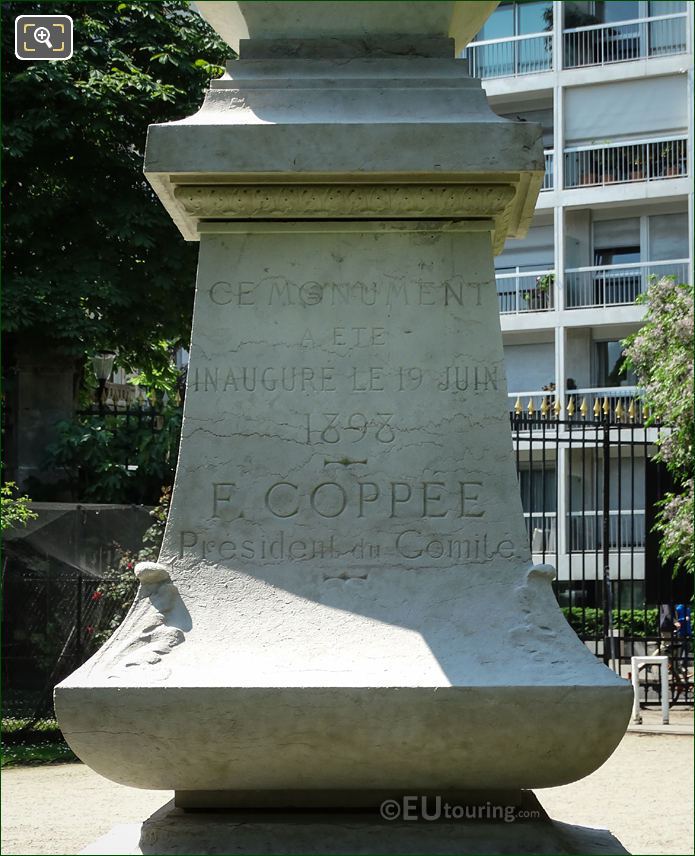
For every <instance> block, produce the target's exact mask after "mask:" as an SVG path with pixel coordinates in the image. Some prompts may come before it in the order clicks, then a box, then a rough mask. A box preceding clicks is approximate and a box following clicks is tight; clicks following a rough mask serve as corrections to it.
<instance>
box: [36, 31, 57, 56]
mask: <svg viewBox="0 0 695 856" xmlns="http://www.w3.org/2000/svg"><path fill="white" fill-rule="evenodd" d="M34 39H36V41H37V42H38V43H39V44H40V45H47V46H48V48H49V49H50V50H53V45H52V44H51V34H50V32H49V30H48V28H47V27H37V28H36V29H35V30H34Z"/></svg>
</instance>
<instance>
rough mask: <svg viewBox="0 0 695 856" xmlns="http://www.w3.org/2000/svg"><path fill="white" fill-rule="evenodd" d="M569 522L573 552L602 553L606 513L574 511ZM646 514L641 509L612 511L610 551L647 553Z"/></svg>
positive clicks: (569, 517)
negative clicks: (593, 551)
mask: <svg viewBox="0 0 695 856" xmlns="http://www.w3.org/2000/svg"><path fill="white" fill-rule="evenodd" d="M567 519H568V523H569V541H570V550H571V551H572V552H573V553H574V552H581V551H583V550H600V549H601V548H602V547H603V512H602V511H590V510H589V509H584V510H581V511H571V512H570V513H569V514H568V515H567ZM644 519H645V515H644V511H643V510H641V509H634V510H633V509H627V510H626V509H623V510H621V511H617V510H615V511H614V510H612V509H611V510H610V511H609V512H608V549H609V550H618V549H620V550H631V549H637V550H643V549H644V541H645V525H644Z"/></svg>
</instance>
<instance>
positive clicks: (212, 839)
mask: <svg viewBox="0 0 695 856" xmlns="http://www.w3.org/2000/svg"><path fill="white" fill-rule="evenodd" d="M461 796H463V795H458V796H456V797H452V798H451V800H450V801H449V800H448V798H446V799H444V798H442V799H438V798H437V797H435V796H428V797H426V798H423V797H415V796H412V797H407V798H406V800H405V801H404V800H399V801H398V802H397V803H396V804H398V805H399V807H400V812H401V813H403V812H405V813H406V817H407V818H408V819H403V818H399V817H395V819H393V820H389V819H388V815H389V807H392V806H393V804H394V802H386V803H384V806H383V808H382V812H380V811H379V810H378V809H371V810H365V809H362V810H360V809H355V808H344V809H342V810H337V809H325V810H320V809H315V808H314V809H293V810H291V811H288V810H284V811H283V810H278V809H271V810H264V809H256V810H253V809H236V810H230V811H224V812H220V811H184V810H182V809H180V808H176V807H174V805H173V802H172V803H168V804H167V805H165V806H163V807H162V808H161V809H159V811H157V812H155V813H154V814H153V815H152V816H151V817H150V818H148V819H147V820H146V821H145V822H144V823H143V824H123V825H121V826H116V827H114V828H113V829H112V830H111V832H110V833H108V834H107V835H105V836H103V837H102V838H100V839H98V840H97V841H95V842H94V844H92V845H91V846H90V847H87V848H86V849H85V850H83V851H82V854H92V856H96V854H99V856H135V854H137V856H140V854H146V853H151V854H182V856H184V854H185V856H190V854H200V856H208V854H220V856H231V854H234V856H237V854H238V856H247V854H255V856H303V854H306V856H350V854H352V856H359V855H360V854H364V856H382V854H383V856H387V855H388V856H390V854H394V856H397V854H400V856H411V854H412V856H421V854H423V853H427V854H442V856H444V854H447V856H448V854H451V856H477V854H504V856H506V854H510V856H512V854H529V856H546V854H547V856H580V854H581V856H594V854H606V856H608V854H615V856H618V854H626V853H627V852H628V851H627V850H625V848H624V847H623V846H622V845H621V844H620V842H619V841H618V840H617V839H616V838H615V837H614V836H613V835H611V834H610V833H609V832H608V830H605V829H590V828H587V827H581V826H574V825H570V824H566V823H558V822H557V821H553V820H550V819H549V818H548V816H547V815H546V814H545V812H544V811H543V809H542V807H541V806H540V804H539V803H538V801H537V800H536V798H535V797H534V796H533V794H532V793H531V792H525V793H524V794H519V795H517V799H516V803H517V805H512V803H513V802H514V800H511V799H510V797H509V795H501V796H500V795H495V794H494V793H493V792H491V793H490V794H489V797H490V799H488V800H486V801H485V802H480V798H479V797H478V802H477V803H470V802H469V803H467V804H466V803H465V802H460V801H458V800H459V799H460V797H461ZM423 800H424V802H423ZM457 809H460V811H457ZM423 814H424V817H423V816H422V815H423ZM447 815H448V816H447ZM488 817H489V818H491V819H486V818H488ZM512 817H513V818H514V819H512ZM505 818H506V819H505Z"/></svg>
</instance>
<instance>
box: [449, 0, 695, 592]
mask: <svg viewBox="0 0 695 856" xmlns="http://www.w3.org/2000/svg"><path fill="white" fill-rule="evenodd" d="M694 7H695V4H693V3H691V2H684V0H680V2H679V0H634V2H632V0H606V2H593V0H591V2H558V0H554V2H553V0H534V2H524V3H514V2H502V3H501V4H500V6H499V7H498V8H497V10H496V11H495V12H494V13H493V14H492V16H491V17H490V18H489V19H488V21H487V22H486V24H485V26H484V28H483V30H482V31H481V32H480V33H479V34H478V36H477V37H476V39H475V40H474V42H473V43H472V44H471V45H470V46H469V48H468V49H467V51H466V53H465V54H464V55H465V56H466V57H467V59H468V62H469V67H470V72H471V74H472V75H476V76H479V77H481V78H482V79H483V86H484V88H485V90H486V92H487V95H488V98H489V100H490V103H491V105H492V107H493V109H494V110H495V111H496V112H497V113H498V114H499V115H501V116H505V117H507V118H511V119H516V120H519V121H523V120H526V121H533V122H537V123H539V124H541V126H542V128H543V140H544V146H545V151H546V158H545V160H546V174H545V179H544V184H543V190H542V192H541V194H540V197H539V199H538V203H537V206H536V211H535V215H534V219H533V223H532V226H531V228H530V230H529V233H528V235H527V237H526V238H524V239H523V240H512V241H508V242H507V245H506V247H505V249H504V252H503V253H501V255H500V256H498V258H497V260H496V281H497V292H498V299H499V306H500V318H501V326H502V333H503V340H504V347H505V361H506V372H507V382H508V389H509V396H510V410H512V411H513V410H514V409H516V411H517V413H519V414H522V415H526V414H527V413H528V412H529V411H530V412H531V413H534V412H535V413H538V412H539V411H540V409H541V408H545V409H550V410H551V411H552V415H553V416H555V417H558V418H559V419H560V420H563V419H567V418H568V412H567V407H568V405H569V407H570V411H571V410H574V411H575V414H576V415H575V417H574V418H575V419H576V418H577V417H579V416H580V415H581V414H580V408H582V406H583V408H584V412H585V413H586V414H587V415H588V418H589V420H591V418H592V416H593V415H594V414H597V415H599V414H600V416H601V418H604V417H607V418H609V419H610V420H611V421H615V412H616V408H617V410H618V420H619V419H620V417H621V415H622V414H624V416H623V417H622V418H623V421H624V422H625V432H626V433H625V436H624V438H623V439H624V441H625V443H626V445H625V446H624V448H623V449H622V450H618V452H617V453H616V451H615V450H613V451H612V452H611V453H610V454H607V455H606V457H607V459H608V458H610V462H609V470H610V478H609V479H608V478H607V479H603V476H602V475H601V471H602V466H603V465H602V462H601V461H599V460H593V461H592V460H591V449H589V450H588V451H586V450H585V453H586V454H588V455H589V462H588V464H587V461H586V460H583V462H580V460H579V457H578V455H579V454H580V452H579V448H578V446H577V445H576V443H574V442H573V441H572V439H571V437H570V435H571V432H572V430H573V429H572V428H571V426H569V425H566V426H562V425H560V426H558V427H557V432H558V433H559V435H560V438H559V439H558V441H557V442H556V443H555V445H554V446H553V447H552V448H549V449H548V451H547V454H545V453H544V459H543V466H542V467H541V465H540V461H539V456H538V454H537V455H536V460H535V462H534V461H533V460H529V456H532V455H533V443H532V442H531V443H529V442H524V438H523V432H522V433H521V434H520V435H519V436H520V438H521V441H520V442H517V449H518V452H517V454H518V460H519V463H520V474H521V487H522V497H523V498H524V506H525V512H526V516H527V519H528V522H529V533H530V535H531V537H532V543H533V549H534V553H536V554H537V557H538V558H542V557H543V556H545V555H546V552H549V553H550V554H551V557H550V560H551V561H553V562H556V563H557V565H558V575H559V586H558V593H559V595H560V597H561V602H563V598H564V601H565V602H566V603H568V604H569V603H575V602H584V603H587V602H591V601H592V599H593V600H594V601H598V599H599V597H600V585H601V578H602V574H603V572H604V568H603V564H604V560H605V558H606V556H605V553H604V552H603V549H602V544H601V543H599V542H601V540H602V539H605V537H607V538H608V539H609V541H610V543H609V545H608V546H609V548H610V555H609V557H608V564H609V565H610V573H611V576H612V579H613V580H616V579H618V580H620V578H621V575H622V577H628V576H629V581H628V579H625V580H624V582H625V585H623V586H620V587H619V591H616V597H617V600H618V601H619V605H624V604H625V601H626V599H627V600H628V601H629V602H630V603H631V604H632V605H633V606H634V605H636V604H643V603H645V602H649V601H652V602H654V599H655V597H656V596H655V595H654V594H653V593H651V594H650V591H649V576H650V569H649V567H648V565H649V561H651V560H650V559H649V556H648V555H647V561H645V555H646V554H647V553H648V551H645V547H646V542H647V541H648V537H649V536H648V533H649V528H650V521H649V518H650V514H651V511H652V509H650V508H649V503H650V498H649V497H650V492H651V493H653V490H652V487H651V486H650V485H649V484H648V482H649V480H650V477H651V476H650V473H651V470H650V466H651V465H650V464H648V462H647V458H648V455H649V452H650V451H653V446H652V443H653V439H654V432H653V430H651V429H647V430H643V429H641V428H639V427H637V428H636V427H635V425H637V426H639V425H640V422H641V416H642V414H641V412H640V411H639V406H638V408H637V410H635V408H634V407H633V409H632V411H631V412H630V415H628V411H629V410H630V407H631V402H632V400H633V399H634V397H635V395H636V394H637V392H638V390H637V388H636V387H635V379H634V378H633V377H630V376H629V375H627V374H625V373H624V372H621V370H620V364H621V361H622V357H621V352H622V347H621V341H622V340H623V339H624V338H625V337H626V336H628V335H629V334H630V333H632V332H634V331H635V330H637V329H638V328H639V326H640V324H641V322H642V319H643V317H644V312H645V307H644V306H643V305H639V304H636V303H635V298H636V297H637V296H638V295H639V294H641V293H643V292H644V291H645V290H646V288H647V287H648V285H649V282H650V278H651V277H652V276H662V275H674V276H676V277H677V278H678V279H679V280H682V281H689V282H692V281H693V266H692V251H691V248H692V246H693V187H692V177H691V176H692V164H693V53H692V45H693V11H694ZM570 415H571V414H570ZM570 421H571V420H570ZM628 426H629V427H628ZM592 430H594V429H592ZM627 432H631V433H630V437H629V438H628V436H627ZM568 437H570V439H569V440H567V438H568ZM574 437H575V438H576V429H575V434H574ZM517 440H518V441H519V437H517ZM620 442H621V440H620V437H619V438H618V444H620ZM628 445H629V447H630V454H629V455H628ZM597 448H598V447H597ZM585 453H582V454H585ZM596 454H598V455H600V452H597V453H596ZM628 459H629V464H628ZM598 481H601V482H603V487H605V486H606V485H605V483H606V482H609V484H608V487H607V488H606V490H607V494H606V496H609V497H610V498H609V500H608V502H609V503H610V506H611V507H610V526H609V532H608V535H607V536H606V535H605V534H604V533H603V532H602V531H600V530H599V527H598V522H597V521H598V515H599V514H600V513H601V506H602V502H603V494H602V492H601V490H599V489H598V487H597V484H596V483H597V482H598ZM630 506H631V507H630ZM592 515H593V518H594V519H595V520H596V525H595V526H594V523H592V522H591V520H592ZM628 554H629V573H628V571H626V563H627V559H626V557H627V556H628ZM580 566H581V568H580ZM578 576H580V577H581V583H578V582H577V578H578ZM587 581H590V583H591V584H588V583H587ZM660 597H661V596H660ZM661 599H663V597H661Z"/></svg>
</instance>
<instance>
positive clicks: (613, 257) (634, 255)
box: [594, 247, 640, 267]
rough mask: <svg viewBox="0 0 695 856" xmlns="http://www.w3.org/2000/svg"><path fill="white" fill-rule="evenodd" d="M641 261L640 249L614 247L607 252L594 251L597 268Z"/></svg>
mask: <svg viewBox="0 0 695 856" xmlns="http://www.w3.org/2000/svg"><path fill="white" fill-rule="evenodd" d="M639 261H640V248H639V247H612V248H609V249H606V250H594V264H595V265H596V266H597V267H605V266H606V265H624V264H631V263H633V262H639Z"/></svg>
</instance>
